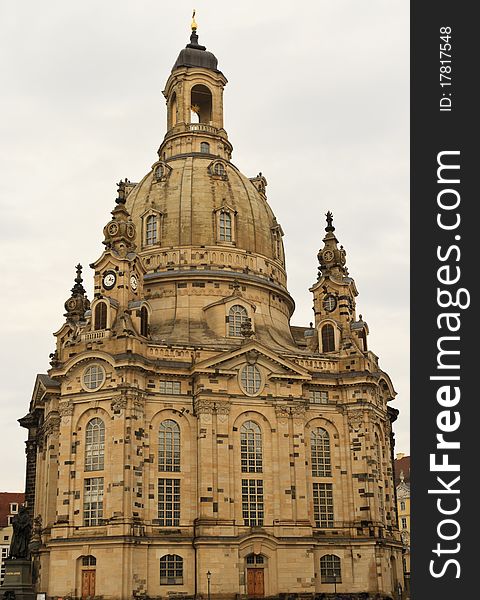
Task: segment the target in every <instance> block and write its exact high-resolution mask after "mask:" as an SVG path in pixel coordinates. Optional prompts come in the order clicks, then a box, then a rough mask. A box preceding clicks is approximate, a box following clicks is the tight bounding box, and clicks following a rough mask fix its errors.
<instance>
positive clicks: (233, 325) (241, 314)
mask: <svg viewBox="0 0 480 600" xmlns="http://www.w3.org/2000/svg"><path fill="white" fill-rule="evenodd" d="M247 319H248V313H247V309H246V308H245V307H244V306H241V305H240V304H235V305H234V306H232V307H231V309H230V310H229V311H228V335H231V336H233V337H241V335H242V323H245V322H246V320H247Z"/></svg>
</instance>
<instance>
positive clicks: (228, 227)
mask: <svg viewBox="0 0 480 600" xmlns="http://www.w3.org/2000/svg"><path fill="white" fill-rule="evenodd" d="M219 239H220V241H221V242H231V241H232V215H231V214H230V213H229V212H225V211H222V212H221V213H220V227H219Z"/></svg>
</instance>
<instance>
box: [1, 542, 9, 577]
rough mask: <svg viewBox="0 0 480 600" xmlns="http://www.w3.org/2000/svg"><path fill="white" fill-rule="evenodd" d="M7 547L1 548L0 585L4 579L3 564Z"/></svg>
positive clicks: (6, 556) (6, 555) (6, 554)
mask: <svg viewBox="0 0 480 600" xmlns="http://www.w3.org/2000/svg"><path fill="white" fill-rule="evenodd" d="M8 551H9V546H6V547H5V546H3V547H2V557H1V561H0V585H2V583H3V580H4V578H5V563H4V562H3V561H4V560H5V559H6V558H8Z"/></svg>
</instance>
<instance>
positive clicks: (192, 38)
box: [187, 9, 206, 50]
mask: <svg viewBox="0 0 480 600" xmlns="http://www.w3.org/2000/svg"><path fill="white" fill-rule="evenodd" d="M195 13H196V10H195V9H193V14H192V25H191V27H192V34H191V35H190V43H189V44H187V48H196V49H197V50H206V47H205V46H200V44H199V43H198V35H197V22H196V21H195Z"/></svg>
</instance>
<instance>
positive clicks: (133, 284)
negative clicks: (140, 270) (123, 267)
mask: <svg viewBox="0 0 480 600" xmlns="http://www.w3.org/2000/svg"><path fill="white" fill-rule="evenodd" d="M130 287H131V288H132V290H133V291H134V292H135V291H136V290H137V288H138V279H137V276H136V275H131V276H130Z"/></svg>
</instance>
